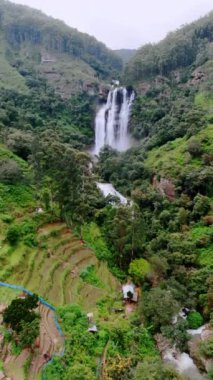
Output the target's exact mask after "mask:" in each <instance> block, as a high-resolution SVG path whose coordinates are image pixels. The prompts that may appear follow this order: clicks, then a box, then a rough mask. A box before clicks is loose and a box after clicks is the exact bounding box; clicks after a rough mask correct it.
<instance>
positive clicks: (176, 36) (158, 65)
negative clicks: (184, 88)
mask: <svg viewBox="0 0 213 380" xmlns="http://www.w3.org/2000/svg"><path fill="white" fill-rule="evenodd" d="M211 35H212V12H211V13H209V15H207V16H206V17H203V18H201V19H199V20H198V21H197V22H194V23H192V24H189V25H186V26H184V27H182V28H180V29H178V30H177V31H175V32H173V33H169V34H168V36H167V37H166V38H165V39H164V40H162V41H161V42H159V43H158V44H155V45H152V44H147V45H145V46H143V47H142V48H140V49H139V50H138V52H137V54H136V55H135V56H134V57H133V58H132V59H131V60H130V61H129V63H128V65H127V67H126V70H125V78H126V81H127V82H128V81H130V82H133V81H139V80H144V79H145V80H146V79H147V78H150V77H153V76H156V75H167V76H169V75H170V73H171V72H172V71H174V70H177V69H178V70H180V74H181V68H184V67H187V66H190V65H191V64H192V63H193V62H197V64H198V66H199V64H202V63H204V62H205V61H206V60H207V59H208V49H209V48H210V47H209V45H210V41H211ZM180 76H181V75H180ZM181 79H182V81H183V82H184V76H183V77H182V78H181Z"/></svg>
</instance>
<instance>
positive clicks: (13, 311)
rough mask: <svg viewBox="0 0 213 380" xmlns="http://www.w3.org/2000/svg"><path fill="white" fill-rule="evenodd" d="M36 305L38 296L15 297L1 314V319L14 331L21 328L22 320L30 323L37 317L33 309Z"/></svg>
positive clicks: (19, 330)
mask: <svg viewBox="0 0 213 380" xmlns="http://www.w3.org/2000/svg"><path fill="white" fill-rule="evenodd" d="M37 305H38V296H36V295H33V296H30V295H28V296H27V297H26V298H25V299H15V300H13V301H12V302H11V304H10V305H9V306H8V308H7V309H6V310H5V312H4V314H3V321H4V323H6V324H7V325H9V326H10V327H11V328H12V329H13V330H14V331H15V332H17V333H19V332H21V331H22V330H23V325H22V322H25V323H31V322H32V321H34V320H35V319H36V318H37V315H36V314H35V312H34V311H33V309H35V308H36V307H37Z"/></svg>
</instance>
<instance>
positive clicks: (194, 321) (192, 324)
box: [187, 311, 203, 329]
mask: <svg viewBox="0 0 213 380" xmlns="http://www.w3.org/2000/svg"><path fill="white" fill-rule="evenodd" d="M187 322H188V325H189V328H190V329H198V328H199V327H200V326H202V324H203V317H202V315H201V314H200V313H199V312H198V311H192V312H190V313H189V315H188V317H187Z"/></svg>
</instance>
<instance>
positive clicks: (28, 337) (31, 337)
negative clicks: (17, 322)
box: [18, 318, 40, 348]
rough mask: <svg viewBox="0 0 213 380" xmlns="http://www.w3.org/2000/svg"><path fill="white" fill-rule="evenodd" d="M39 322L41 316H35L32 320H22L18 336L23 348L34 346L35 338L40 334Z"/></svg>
mask: <svg viewBox="0 0 213 380" xmlns="http://www.w3.org/2000/svg"><path fill="white" fill-rule="evenodd" d="M39 323H40V322H39V318H35V319H34V320H33V321H32V322H25V321H22V322H21V326H20V327H21V331H20V333H19V335H18V337H19V343H20V346H21V347H22V348H26V347H31V346H32V344H33V343H34V341H35V339H36V338H37V336H38V335H39Z"/></svg>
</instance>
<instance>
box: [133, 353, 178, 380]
mask: <svg viewBox="0 0 213 380" xmlns="http://www.w3.org/2000/svg"><path fill="white" fill-rule="evenodd" d="M134 380H181V376H180V375H178V374H177V372H176V371H175V370H174V369H173V368H172V367H170V366H168V365H166V364H163V362H162V361H161V360H160V359H151V358H149V359H146V360H145V361H143V362H142V363H139V364H138V366H137V368H136V371H135V376H134Z"/></svg>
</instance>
